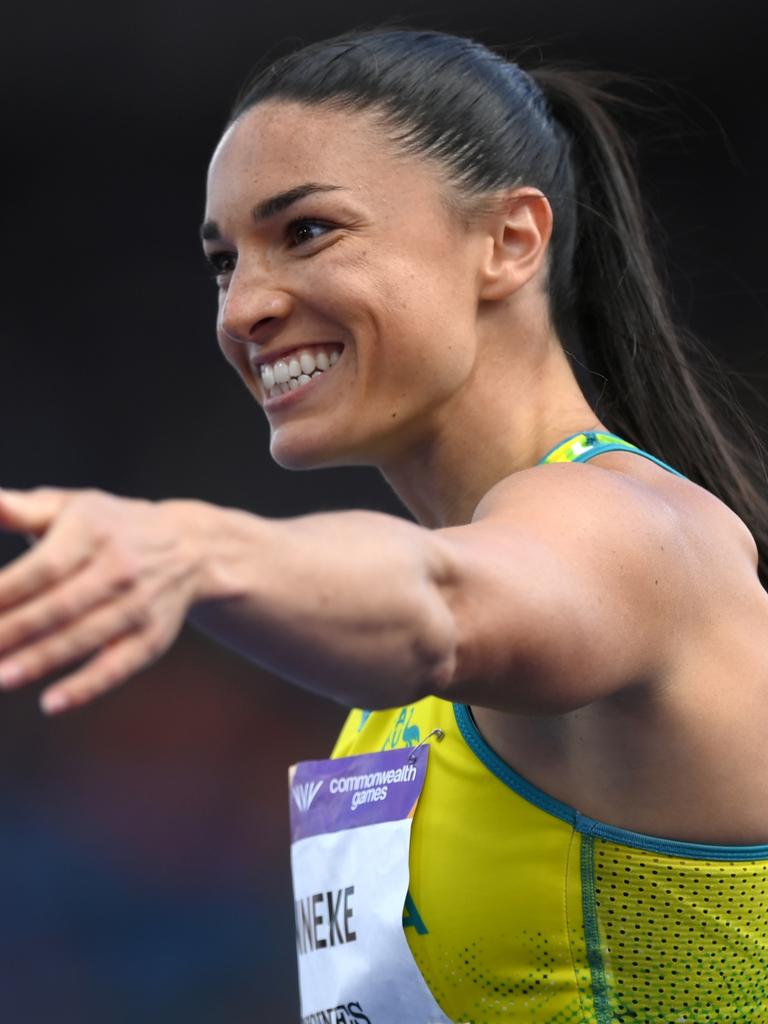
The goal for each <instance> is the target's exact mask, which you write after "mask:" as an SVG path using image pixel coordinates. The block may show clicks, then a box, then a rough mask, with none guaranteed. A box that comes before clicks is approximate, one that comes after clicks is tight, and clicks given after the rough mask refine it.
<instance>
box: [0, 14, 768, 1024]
mask: <svg viewBox="0 0 768 1024" xmlns="http://www.w3.org/2000/svg"><path fill="white" fill-rule="evenodd" d="M393 18H397V19H399V21H400V22H401V23H402V24H405V25H410V26H413V27H427V28H437V29H442V30H447V31H457V32H461V33H465V34H469V35H474V36H476V37H478V38H480V39H481V40H483V41H485V42H487V43H491V44H497V45H509V46H519V45H524V46H532V47H533V48H534V52H538V48H540V49H541V52H542V53H543V55H544V56H545V58H546V57H549V58H552V59H555V58H573V59H578V60H581V61H584V62H587V63H590V64H596V65H603V66H609V67H612V68H615V69H618V70H623V71H631V72H637V73H640V74H643V75H645V76H648V77H649V78H651V79H653V80H654V81H656V82H657V83H658V84H659V89H660V97H659V101H658V103H659V106H660V107H661V108H663V109H664V111H665V114H664V121H663V123H658V122H649V123H648V124H646V125H645V126H643V125H642V124H638V125H637V126H636V129H635V130H636V132H637V138H638V142H639V150H638V163H639V169H640V174H641V179H642V182H643V187H644V192H645V195H646V196H647V199H648V202H649V204H650V206H651V208H652V209H653V210H654V211H655V213H656V216H657V220H658V228H657V236H658V241H659V245H660V247H661V249H662V251H663V252H664V254H665V257H666V261H667V266H668V271H669V279H670V283H671V288H672V291H673V293H674V296H675V300H676V303H677V309H678V312H679V318H680V319H681V320H683V321H684V322H685V323H687V324H688V325H689V326H690V327H691V328H692V329H693V330H694V331H696V332H698V333H699V334H700V335H701V336H702V338H703V339H704V341H705V342H706V343H707V345H708V346H709V347H710V348H711V349H712V351H714V352H715V353H716V354H717V355H718V356H719V357H720V358H721V360H722V361H723V365H724V367H725V368H726V369H727V370H728V372H729V373H730V374H732V375H733V376H732V379H733V381H734V384H735V387H736V389H737V392H738V394H739V396H740V397H741V399H742V401H743V403H744V405H745V407H746V408H747V410H748V411H750V412H751V413H752V415H753V416H754V417H755V419H756V421H757V422H758V423H762V424H763V425H765V410H764V409H763V408H762V407H760V405H759V403H758V402H757V401H756V399H755V393H760V392H763V391H765V389H766V378H767V377H768V355H767V354H766V348H765V338H766V329H767V328H768V313H767V312H766V301H767V290H766V287H765V278H764V274H765V271H764V267H765V258H764V242H763V235H764V232H765V229H766V226H768V223H767V221H766V198H765V197H766V189H765V187H764V183H763V177H764V175H763V163H762V161H763V159H764V156H765V150H766V134H765V114H764V103H765V88H764V85H763V79H764V44H765V42H766V33H765V22H764V12H763V11H762V9H761V7H760V6H759V5H758V4H757V2H756V0H755V2H752V3H739V2H738V0H737V2H731V3H729V4H722V3H721V4H709V5H707V4H702V3H701V2H698V3H693V2H692V0H679V2H674V0H665V2H664V3H661V2H659V0H644V2H643V3H639V2H635V0H626V2H624V3H622V4H611V5H607V4H606V3H605V2H604V0H582V2H581V3H579V4H572V3H565V2H564V0H538V2H537V3H535V4H531V3H516V2H511V3H504V4H502V3H499V2H498V0H495V2H485V0H475V2H473V3H472V4H470V5H467V4H459V3H456V2H453V0H443V2H442V3H441V4H440V5H439V6H437V5H428V4H425V3H418V2H415V3H411V4H410V5H409V7H408V8H407V9H406V10H402V9H400V10H398V9H397V8H392V7H391V6H389V5H387V4H383V3H377V2H374V0H368V2H367V3H364V4H360V5H353V4H351V3H344V2H335V0H326V2H325V3H324V4H323V5H316V4H309V3H299V2H296V0H285V2H284V3H281V4H279V5H278V6H277V7H275V8H272V7H270V8H269V9H265V8H264V7H262V6H261V5H259V4H255V3H244V2H243V0H228V2H227V3H226V4H212V3H202V2H200V0H187V2H186V3H184V4H181V3H170V2H167V0H151V2H150V0H132V2H131V3H130V4H120V5H105V4H102V3H98V4H97V3H92V4H87V3H74V4H73V3H68V4H54V3H52V2H50V0H49V2H47V3H36V2H34V0H32V2H27V3H25V4H17V5H14V7H13V8H12V9H9V10H8V11H6V12H5V15H4V18H3V28H2V35H1V36H0V58H1V59H0V67H2V71H1V72H0V74H2V82H1V83H0V96H1V97H2V103H3V129H2V138H3V153H4V156H3V164H2V166H3V171H4V187H3V190H2V206H3V209H2V220H3V235H4V241H3V246H2V249H3V255H4V258H5V270H4V274H3V282H4V285H5V297H4V301H3V306H2V314H1V315H0V346H1V351H2V363H1V364H0V366H1V367H2V369H1V372H0V398H1V400H2V401H1V404H0V431H1V432H2V441H1V442H0V444H1V450H2V468H1V469H0V485H6V486H10V487H20V488H24V487H32V486H35V485H37V484H51V485H61V486H66V487H99V488H103V489H106V490H111V491H114V492H116V493H118V494H125V495H131V496H141V497H146V498H157V499H159V498H165V497H196V498H201V499H204V500H207V501H212V502H216V503H219V504H224V505H232V506H238V507H241V508H245V509H250V510H252V511H254V512H257V513H260V514H264V515H271V516H285V515H294V514H300V513H304V512H309V511H313V510H321V509H323V510H325V509H333V508H344V507H359V508H360V507H366V508H373V509H381V510H385V511H389V512H393V513H395V514H398V515H404V514H405V513H404V511H403V509H402V508H401V507H400V506H399V504H398V503H397V501H396V499H394V497H393V496H391V495H390V494H389V493H388V492H387V491H386V488H385V487H384V485H383V483H382V482H381V480H380V479H379V477H378V476H377V474H376V473H375V471H373V470H366V469H359V470H358V469H355V470H349V469H347V470H332V471H321V472H313V473H291V472H288V471H285V470H282V469H280V468H279V467H277V466H275V465H274V464H272V463H271V462H270V459H269V454H268V430H267V425H266V421H265V419H264V417H263V415H262V414H261V412H260V410H259V409H258V407H257V406H256V405H255V404H254V403H253V402H252V401H251V400H250V398H249V397H248V394H247V392H246V391H245V389H244V387H243V386H242V384H241V383H240V381H239V379H238V378H237V377H236V376H235V374H234V372H233V371H232V370H231V369H230V368H229V367H228V365H227V364H226V363H225V362H224V360H223V358H222V357H221V355H220V354H219V352H218V349H217V347H216V343H215V338H214V332H213V327H214V304H215V291H214V286H213V284H212V283H211V281H210V280H209V278H208V276H207V273H206V271H205V269H204V267H203V262H202V259H201V255H200V247H199V243H198V238H197V232H198V225H199V223H200V220H201V215H202V211H203V200H204V195H203V187H204V178H205V171H206V164H207V160H208V157H209V156H210V153H211V151H212V149H213V147H214V146H215V144H216V142H217V139H218V136H219V133H220V131H221V128H222V126H223V124H224V121H225V118H226V115H227V112H228V109H229V107H230V104H231V102H232V100H233V97H234V95H235V93H236V91H237V89H238V88H239V86H240V84H241V82H242V80H243V78H244V77H245V76H246V74H247V73H248V71H249V69H250V68H251V67H252V66H253V65H254V64H255V63H256V62H257V61H259V60H260V59H261V58H262V57H263V56H264V55H265V53H268V52H270V53H271V52H275V53H282V52H285V50H286V49H288V48H290V47H292V46H293V45H295V44H297V43H298V42H299V41H311V40H314V39H317V38H322V37H324V36H329V35H333V34H335V33H337V32H340V31H344V30H347V29H349V28H352V27H354V26H357V25H371V24H375V23H377V22H379V21H381V20H384V19H387V20H391V19H393ZM670 89H672V91H671V92H670ZM673 108H674V109H673ZM23 549H24V545H23V544H22V543H21V542H20V541H19V540H18V538H15V537H12V536H10V535H8V534H0V565H2V564H5V563H7V562H8V561H10V560H11V559H12V558H14V557H15V556H16V555H18V554H19V553H20V552H21V551H22V550H23ZM40 689H41V687H40V686H33V687H31V688H27V689H24V690H22V691H20V692H19V693H16V694H13V695H3V696H2V697H0V701H1V703H2V706H1V708H0V1022H2V1024H38V1022H46V1024H47V1022H49V1021H50V1022H54V1021H55V1022H56V1024H90V1022H96V1021H98V1022H99V1024H129V1022H130V1024H135V1022H138V1021H141V1022H146V1024H159V1022H163V1024H182V1022H183V1024H244V1022H246V1021H249V1022H253V1021H261V1020H269V1021H273V1022H276V1024H289V1022H292V1021H295V1020H296V1019H297V1017H298V1000H297V995H296V967H295V952H294V950H295V947H294V941H293V922H292V896H291V890H290V878H289V870H288V865H289V833H288V813H287V786H286V772H287V768H288V765H289V764H291V763H292V762H295V761H297V760H300V759H305V758H318V757H324V756H327V754H328V752H329V750H330V747H331V745H332V743H333V739H334V736H335V733H336V731H337V730H338V728H339V726H340V724H341V722H342V720H343V717H344V714H345V712H344V709H343V708H341V707H339V706H336V705H334V704H332V703H330V702H326V701H323V700H320V699H318V698H316V697H313V696H311V695H309V694H307V693H304V692H301V691H299V690H297V689H295V688H292V687H289V686H288V685H286V684H284V683H282V682H281V681H280V680H279V679H275V678H273V677H271V676H268V675H266V674H264V673H263V672H262V671H260V670H258V669H257V668H255V667H254V666H252V665H250V664H248V663H247V662H245V661H244V660H242V659H240V658H239V657H237V656H235V655H233V654H231V653H229V652H227V651H225V650H223V649H220V648H218V647H216V646H215V645H214V644H213V643H212V642H211V641H210V640H208V639H207V638H206V637H204V636H202V635H201V634H199V633H196V632H194V631H193V630H191V629H190V630H187V631H186V632H185V633H184V634H183V636H182V638H181V640H180V641H179V642H178V643H177V644H176V646H175V647H174V649H173V650H172V651H171V652H170V653H169V654H168V655H167V656H165V657H164V658H163V659H162V660H161V661H160V662H158V663H157V664H156V665H155V666H153V667H152V668H150V669H148V670H147V671H145V672H142V673H141V674H140V675H139V676H137V677H136V678H134V679H133V680H132V681H130V682H129V683H128V684H127V685H125V686H124V687H122V688H121V689H120V690H119V691H117V692H114V693H112V694H111V695H109V696H107V697H105V698H103V699H102V700H100V701H97V702H96V703H94V704H92V705H90V706H88V707H86V708H84V709H81V710H78V711H75V712H73V713H71V714H68V715H64V716H61V717H56V718H54V719H46V718H44V716H43V715H42V714H41V713H40V712H39V710H38V707H37V695H38V693H39V691H40Z"/></svg>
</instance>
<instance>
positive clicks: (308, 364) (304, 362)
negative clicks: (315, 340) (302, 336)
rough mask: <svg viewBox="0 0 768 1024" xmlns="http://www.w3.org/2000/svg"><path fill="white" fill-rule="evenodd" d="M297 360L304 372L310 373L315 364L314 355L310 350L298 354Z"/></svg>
mask: <svg viewBox="0 0 768 1024" xmlns="http://www.w3.org/2000/svg"><path fill="white" fill-rule="evenodd" d="M299 361H300V362H301V368H302V370H303V371H304V373H312V371H313V370H314V368H315V366H316V363H315V357H314V356H313V355H312V354H311V353H310V352H302V353H301V355H300V356H299Z"/></svg>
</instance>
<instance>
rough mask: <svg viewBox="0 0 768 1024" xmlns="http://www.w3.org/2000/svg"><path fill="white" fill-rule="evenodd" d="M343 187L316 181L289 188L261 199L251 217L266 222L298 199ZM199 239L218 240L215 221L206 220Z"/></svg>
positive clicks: (217, 228) (205, 240)
mask: <svg viewBox="0 0 768 1024" xmlns="http://www.w3.org/2000/svg"><path fill="white" fill-rule="evenodd" d="M343 187H344V186H343V185H322V184H320V183H319V182H316V181H308V182H305V184H303V185H296V186H295V187H294V188H289V189H288V190H287V191H286V192H278V193H277V195H274V196H270V197H269V199H263V200H262V201H261V202H260V203H257V204H256V206H254V208H253V210H251V216H252V217H253V219H254V220H255V221H256V222H257V223H258V222H260V221H262V220H267V219H268V218H269V217H274V216H275V214H277V213H280V212H282V211H283V210H285V209H287V207H289V206H291V205H292V204H293V203H297V202H298V201H299V199H303V198H304V197H305V196H310V195H312V194H313V193H314V192H335V191H336V190H337V189H342V188H343ZM200 238H201V239H202V240H203V241H204V242H215V241H218V240H220V238H221V232H220V231H219V226H218V224H217V223H216V221H215V220H207V221H206V222H205V223H204V224H203V225H202V226H201V228H200Z"/></svg>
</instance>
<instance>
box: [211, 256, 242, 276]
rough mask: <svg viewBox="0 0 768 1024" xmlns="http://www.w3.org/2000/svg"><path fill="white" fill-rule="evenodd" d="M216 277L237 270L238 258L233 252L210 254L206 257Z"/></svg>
mask: <svg viewBox="0 0 768 1024" xmlns="http://www.w3.org/2000/svg"><path fill="white" fill-rule="evenodd" d="M205 258H206V260H207V261H208V266H209V268H210V271H211V273H212V275H213V276H214V277H222V276H223V275H225V274H231V273H232V271H233V270H234V269H235V263H236V257H235V254H234V253H231V252H209V253H206V256H205Z"/></svg>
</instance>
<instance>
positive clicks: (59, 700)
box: [40, 693, 69, 712]
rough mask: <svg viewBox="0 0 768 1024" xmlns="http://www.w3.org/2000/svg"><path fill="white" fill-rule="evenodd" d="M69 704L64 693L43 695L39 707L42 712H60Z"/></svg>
mask: <svg viewBox="0 0 768 1024" xmlns="http://www.w3.org/2000/svg"><path fill="white" fill-rule="evenodd" d="M67 704H69V700H68V699H67V695H66V694H65V693H44V694H43V696H42V697H41V698H40V707H41V708H42V709H43V711H47V712H52V711H61V710H62V709H63V708H65V707H66V706H67Z"/></svg>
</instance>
